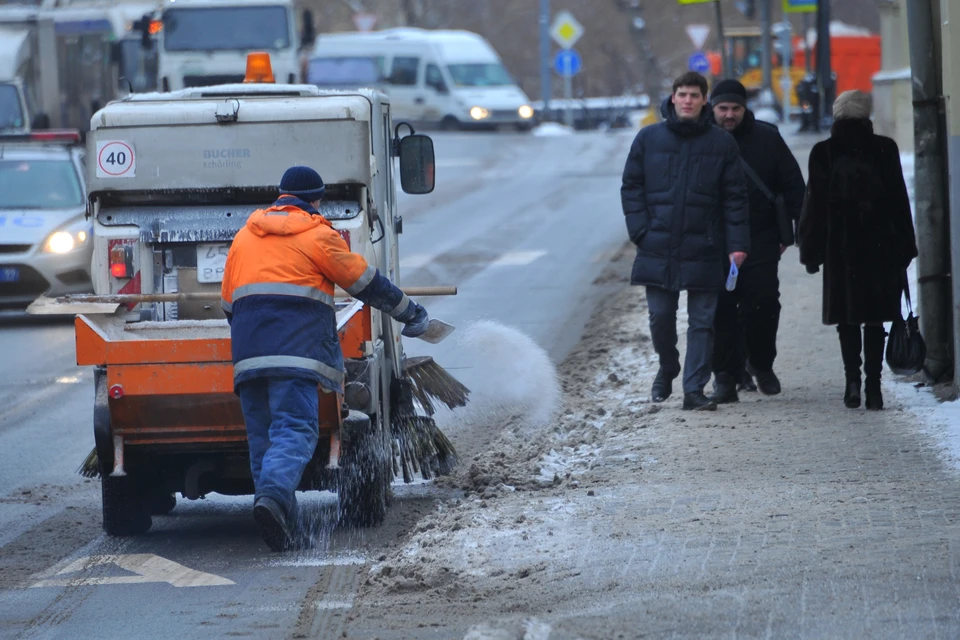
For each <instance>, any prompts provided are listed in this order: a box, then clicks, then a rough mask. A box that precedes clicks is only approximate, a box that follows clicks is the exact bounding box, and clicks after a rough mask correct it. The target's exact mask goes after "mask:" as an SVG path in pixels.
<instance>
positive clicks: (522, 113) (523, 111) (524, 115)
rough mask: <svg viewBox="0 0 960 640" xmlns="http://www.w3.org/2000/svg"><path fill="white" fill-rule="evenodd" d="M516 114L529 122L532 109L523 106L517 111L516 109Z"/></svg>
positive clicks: (528, 106)
mask: <svg viewBox="0 0 960 640" xmlns="http://www.w3.org/2000/svg"><path fill="white" fill-rule="evenodd" d="M517 113H519V114H520V117H521V118H523V119H524V120H529V119H530V118H532V117H533V107H531V106H530V105H528V104H525V105H523V106H522V107H520V108H519V109H517Z"/></svg>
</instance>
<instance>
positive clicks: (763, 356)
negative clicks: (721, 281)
mask: <svg viewBox="0 0 960 640" xmlns="http://www.w3.org/2000/svg"><path fill="white" fill-rule="evenodd" d="M710 104H711V105H712V106H713V115H714V118H715V119H716V121H717V125H719V126H721V127H723V128H724V129H726V130H727V131H729V132H730V133H731V134H732V135H733V137H734V139H735V140H736V141H737V145H738V146H739V147H740V158H741V161H742V162H745V163H747V165H749V166H750V168H751V169H753V171H754V173H755V174H756V177H757V178H759V179H760V180H761V181H762V182H763V188H761V187H759V186H758V185H757V183H756V181H755V179H754V178H753V177H751V176H750V175H749V174H747V175H746V180H747V192H748V193H749V194H750V258H749V259H747V261H746V262H744V263H743V268H742V269H740V276H739V277H738V279H737V288H736V289H734V290H733V291H723V292H721V293H720V300H719V301H718V302H717V318H716V324H715V326H716V329H717V336H716V341H715V342H714V349H713V372H714V374H715V375H716V380H715V391H716V392H715V393H714V395H713V399H714V400H715V401H716V402H717V403H718V404H722V403H724V402H737V401H738V400H739V398H738V396H737V383H738V382H741V381H746V380H748V379H749V378H748V376H749V373H747V372H748V371H749V372H750V373H753V374H754V375H756V376H757V386H758V387H760V391H761V392H762V393H764V394H766V395H775V394H778V393H780V381H779V380H778V379H777V375H776V374H775V373H774V372H773V361H774V359H775V358H776V357H777V328H778V326H779V324H780V279H779V277H778V274H777V269H778V267H779V262H780V256H781V255H782V254H783V252H784V251H786V249H787V247H786V246H785V245H783V244H781V242H780V240H781V239H780V229H779V225H778V224H777V222H778V220H777V215H778V214H777V210H776V206H775V205H774V203H773V202H772V201H771V200H770V198H769V197H768V196H767V195H766V194H764V190H766V191H767V193H768V194H772V195H775V196H781V197H782V198H783V201H784V204H785V208H786V212H787V214H788V215H789V216H790V217H791V218H792V219H793V220H799V219H800V209H801V207H803V194H804V190H805V188H806V185H805V184H804V182H803V173H802V172H801V171H800V165H798V164H797V159H796V158H794V157H793V153H792V152H791V151H790V148H789V147H788V146H787V143H786V142H785V141H784V139H783V138H782V137H781V136H780V132H779V131H778V130H777V127H776V126H775V125H772V124H770V123H767V122H761V121H759V120H757V119H756V118H754V116H753V112H752V111H750V110H749V109H747V107H746V105H747V90H746V89H745V88H744V87H743V85H742V84H740V83H739V82H737V81H736V80H723V81H721V82H718V83H717V84H716V86H714V87H713V92H712V93H711V94H710ZM745 173H746V171H745ZM745 365H746V366H745ZM745 369H746V370H745Z"/></svg>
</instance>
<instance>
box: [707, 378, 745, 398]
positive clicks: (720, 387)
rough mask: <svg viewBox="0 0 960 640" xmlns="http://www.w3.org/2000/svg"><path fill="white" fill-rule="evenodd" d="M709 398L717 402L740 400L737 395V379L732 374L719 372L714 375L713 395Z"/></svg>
mask: <svg viewBox="0 0 960 640" xmlns="http://www.w3.org/2000/svg"><path fill="white" fill-rule="evenodd" d="M710 399H711V400H713V401H714V402H716V403H717V404H730V403H731V402H740V396H738V395H737V381H736V380H735V379H734V377H733V375H732V374H729V373H723V372H719V373H717V374H716V375H715V376H714V380H713V395H712V396H710Z"/></svg>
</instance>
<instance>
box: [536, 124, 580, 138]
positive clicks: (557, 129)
mask: <svg viewBox="0 0 960 640" xmlns="http://www.w3.org/2000/svg"><path fill="white" fill-rule="evenodd" d="M530 133H531V134H533V135H535V136H538V137H541V138H555V137H558V136H572V135H573V134H574V131H573V129H571V128H570V127H568V126H566V125H562V124H558V123H556V122H544V123H543V124H541V125H538V126H536V127H534V128H533V129H532V130H531V131H530Z"/></svg>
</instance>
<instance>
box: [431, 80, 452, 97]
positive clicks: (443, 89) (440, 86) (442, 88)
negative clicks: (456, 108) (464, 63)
mask: <svg viewBox="0 0 960 640" xmlns="http://www.w3.org/2000/svg"><path fill="white" fill-rule="evenodd" d="M430 86H431V87H433V88H434V89H435V90H436V92H437V93H439V94H440V95H442V96H443V95H447V94H448V93H450V90H449V89H447V85H446V84H444V83H443V82H437V83H435V84H431V85H430Z"/></svg>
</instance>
